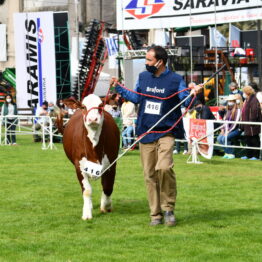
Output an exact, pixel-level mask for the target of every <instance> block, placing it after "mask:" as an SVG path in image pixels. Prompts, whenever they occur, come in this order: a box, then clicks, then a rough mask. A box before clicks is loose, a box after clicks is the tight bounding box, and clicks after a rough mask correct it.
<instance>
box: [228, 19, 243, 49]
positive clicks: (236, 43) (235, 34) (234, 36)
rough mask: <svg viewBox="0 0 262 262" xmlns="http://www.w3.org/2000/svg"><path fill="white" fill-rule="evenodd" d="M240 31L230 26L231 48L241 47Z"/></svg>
mask: <svg viewBox="0 0 262 262" xmlns="http://www.w3.org/2000/svg"><path fill="white" fill-rule="evenodd" d="M240 32H241V31H240V29H239V28H237V27H236V26H233V25H232V24H230V26H229V43H230V47H240Z"/></svg>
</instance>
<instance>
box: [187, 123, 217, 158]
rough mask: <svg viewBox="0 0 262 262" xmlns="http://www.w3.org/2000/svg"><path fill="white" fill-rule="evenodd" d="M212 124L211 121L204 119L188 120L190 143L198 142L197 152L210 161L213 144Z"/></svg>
mask: <svg viewBox="0 0 262 262" xmlns="http://www.w3.org/2000/svg"><path fill="white" fill-rule="evenodd" d="M213 130H214V124H213V121H212V120H205V119H190V120H189V129H188V132H189V134H188V137H189V140H190V141H193V140H199V139H201V138H203V139H201V140H200V141H199V143H205V144H197V148H198V152H199V153H200V154H201V155H202V156H203V157H205V158H208V159H211V158H212V156H213V144H214V133H213Z"/></svg>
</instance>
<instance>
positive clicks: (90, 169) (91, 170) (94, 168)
mask: <svg viewBox="0 0 262 262" xmlns="http://www.w3.org/2000/svg"><path fill="white" fill-rule="evenodd" d="M83 171H84V172H85V173H87V174H88V175H90V176H91V177H97V176H99V175H100V174H101V171H102V165H100V164H97V163H94V162H91V161H88V160H86V161H85V163H84V167H83Z"/></svg>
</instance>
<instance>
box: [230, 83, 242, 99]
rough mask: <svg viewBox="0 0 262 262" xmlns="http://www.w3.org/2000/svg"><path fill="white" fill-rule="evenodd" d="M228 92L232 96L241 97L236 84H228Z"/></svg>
mask: <svg viewBox="0 0 262 262" xmlns="http://www.w3.org/2000/svg"><path fill="white" fill-rule="evenodd" d="M229 90H230V93H229V94H233V95H236V94H240V95H241V96H243V93H242V92H241V91H240V90H239V89H238V85H237V83H236V82H231V83H230V85H229Z"/></svg>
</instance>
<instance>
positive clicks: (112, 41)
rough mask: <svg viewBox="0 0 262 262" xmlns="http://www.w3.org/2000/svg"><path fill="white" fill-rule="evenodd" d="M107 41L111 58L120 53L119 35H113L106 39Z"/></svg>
mask: <svg viewBox="0 0 262 262" xmlns="http://www.w3.org/2000/svg"><path fill="white" fill-rule="evenodd" d="M105 40H106V47H107V50H108V55H109V56H114V55H116V54H117V52H118V39H117V35H113V36H111V37H107V38H105Z"/></svg>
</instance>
